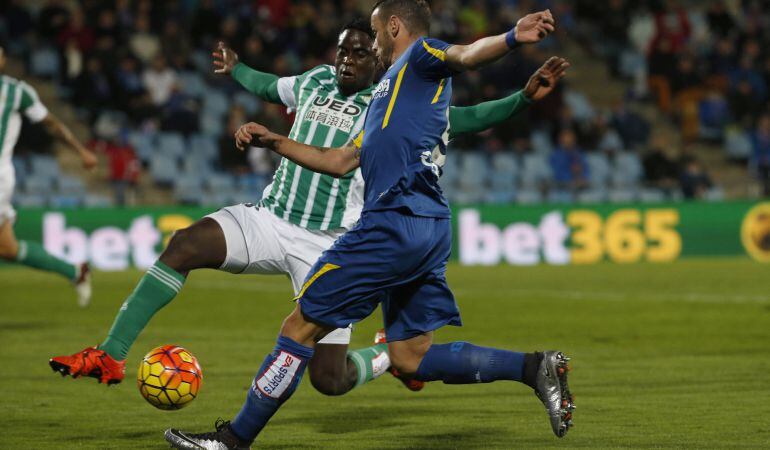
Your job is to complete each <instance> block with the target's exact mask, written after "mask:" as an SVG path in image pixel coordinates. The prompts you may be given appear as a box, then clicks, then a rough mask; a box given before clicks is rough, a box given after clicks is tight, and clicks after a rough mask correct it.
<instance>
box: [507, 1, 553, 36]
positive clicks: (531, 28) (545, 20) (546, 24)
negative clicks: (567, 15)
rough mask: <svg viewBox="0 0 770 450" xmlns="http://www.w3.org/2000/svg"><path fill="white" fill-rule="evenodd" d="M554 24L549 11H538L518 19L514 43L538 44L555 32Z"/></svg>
mask: <svg viewBox="0 0 770 450" xmlns="http://www.w3.org/2000/svg"><path fill="white" fill-rule="evenodd" d="M555 29H556V28H555V22H554V20H553V15H552V14H551V10H550V9H546V10H545V11H539V12H536V13H532V14H527V15H526V16H524V17H522V18H521V19H519V21H518V22H516V27H515V28H514V36H515V37H516V42H518V43H520V44H531V43H535V42H540V40H542V39H544V38H545V37H546V36H548V35H549V34H551V33H553V31H554V30H555Z"/></svg>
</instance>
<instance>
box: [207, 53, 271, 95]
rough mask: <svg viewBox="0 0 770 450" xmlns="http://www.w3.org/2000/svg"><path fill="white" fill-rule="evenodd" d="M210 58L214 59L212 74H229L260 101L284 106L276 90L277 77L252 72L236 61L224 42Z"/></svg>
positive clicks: (236, 58) (236, 57)
mask: <svg viewBox="0 0 770 450" xmlns="http://www.w3.org/2000/svg"><path fill="white" fill-rule="evenodd" d="M211 56H213V57H214V61H213V63H214V67H215V68H214V73H221V74H229V75H230V76H231V77H233V79H234V80H235V81H237V82H238V83H240V85H241V86H243V87H244V88H246V90H247V91H249V92H251V93H252V94H254V95H256V96H257V97H259V98H260V99H262V100H264V101H266V102H270V103H278V104H284V101H283V100H282V99H281V95H280V93H279V90H278V81H279V80H280V79H281V78H280V77H279V76H278V75H274V74H272V73H265V72H260V71H258V70H254V69H252V68H251V67H249V66H247V65H246V64H244V63H242V62H239V61H238V54H237V53H235V51H233V49H231V48H229V47H227V46H226V45H225V44H224V42H220V43H219V44H218V45H217V50H216V51H214V52H213V53H212V54H211Z"/></svg>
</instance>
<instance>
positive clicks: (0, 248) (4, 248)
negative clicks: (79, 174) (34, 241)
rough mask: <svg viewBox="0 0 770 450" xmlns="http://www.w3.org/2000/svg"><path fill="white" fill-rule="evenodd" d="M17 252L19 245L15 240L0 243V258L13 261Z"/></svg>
mask: <svg viewBox="0 0 770 450" xmlns="http://www.w3.org/2000/svg"><path fill="white" fill-rule="evenodd" d="M18 253H19V246H18V244H16V243H15V242H11V243H5V242H3V243H0V259H4V260H6V261H15V260H16V256H17V255H18Z"/></svg>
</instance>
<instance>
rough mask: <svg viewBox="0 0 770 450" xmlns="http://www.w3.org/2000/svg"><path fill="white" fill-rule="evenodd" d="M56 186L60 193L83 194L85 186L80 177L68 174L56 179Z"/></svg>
mask: <svg viewBox="0 0 770 450" xmlns="http://www.w3.org/2000/svg"><path fill="white" fill-rule="evenodd" d="M56 186H57V188H58V192H59V193H60V194H67V195H77V196H84V195H85V193H86V186H85V184H83V181H82V180H81V179H80V178H75V177H73V176H70V175H62V176H60V177H59V178H57V179H56Z"/></svg>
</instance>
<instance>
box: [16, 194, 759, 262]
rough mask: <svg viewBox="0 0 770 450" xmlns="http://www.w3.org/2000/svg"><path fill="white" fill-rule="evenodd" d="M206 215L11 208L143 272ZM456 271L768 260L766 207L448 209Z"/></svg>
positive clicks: (32, 234)
mask: <svg viewBox="0 0 770 450" xmlns="http://www.w3.org/2000/svg"><path fill="white" fill-rule="evenodd" d="M213 210H214V209H213V208H183V207H175V208H127V209H117V208H115V209H89V210H61V211H58V210H40V209H30V210H20V211H19V214H18V219H17V222H16V226H15V230H16V234H17V236H18V237H19V238H20V239H31V240H38V241H41V242H42V243H43V245H44V246H45V248H46V249H48V251H50V252H51V253H53V254H56V255H59V256H62V257H64V258H66V259H68V260H71V261H73V262H77V261H84V260H88V261H90V262H91V264H92V265H93V267H94V268H96V269H99V270H124V269H128V268H131V267H137V268H140V269H144V268H147V267H149V266H150V265H152V263H153V262H154V261H155V259H156V258H157V257H158V255H159V254H160V252H161V251H162V249H163V246H164V245H166V244H167V243H168V239H169V238H170V236H171V234H172V233H173V232H174V231H175V230H177V229H180V228H184V227H186V226H188V225H190V224H191V223H193V221H195V220H197V219H198V218H200V217H202V216H204V215H205V214H208V213H210V212H212V211H213ZM453 213H454V217H453V223H454V240H455V242H454V251H453V257H454V258H455V259H456V260H458V261H459V262H460V264H464V265H495V264H511V265H534V264H596V263H600V262H604V261H607V262H612V263H619V264H628V263H638V262H650V263H669V262H673V261H677V260H678V259H680V258H687V257H725V256H744V257H749V258H752V259H754V260H756V261H757V262H764V263H770V202H724V203H676V204H659V205H590V206H579V205H571V206H558V205H539V206H517V205H511V206H499V205H495V206H492V205H480V206H462V207H456V208H454V211H453Z"/></svg>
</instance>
